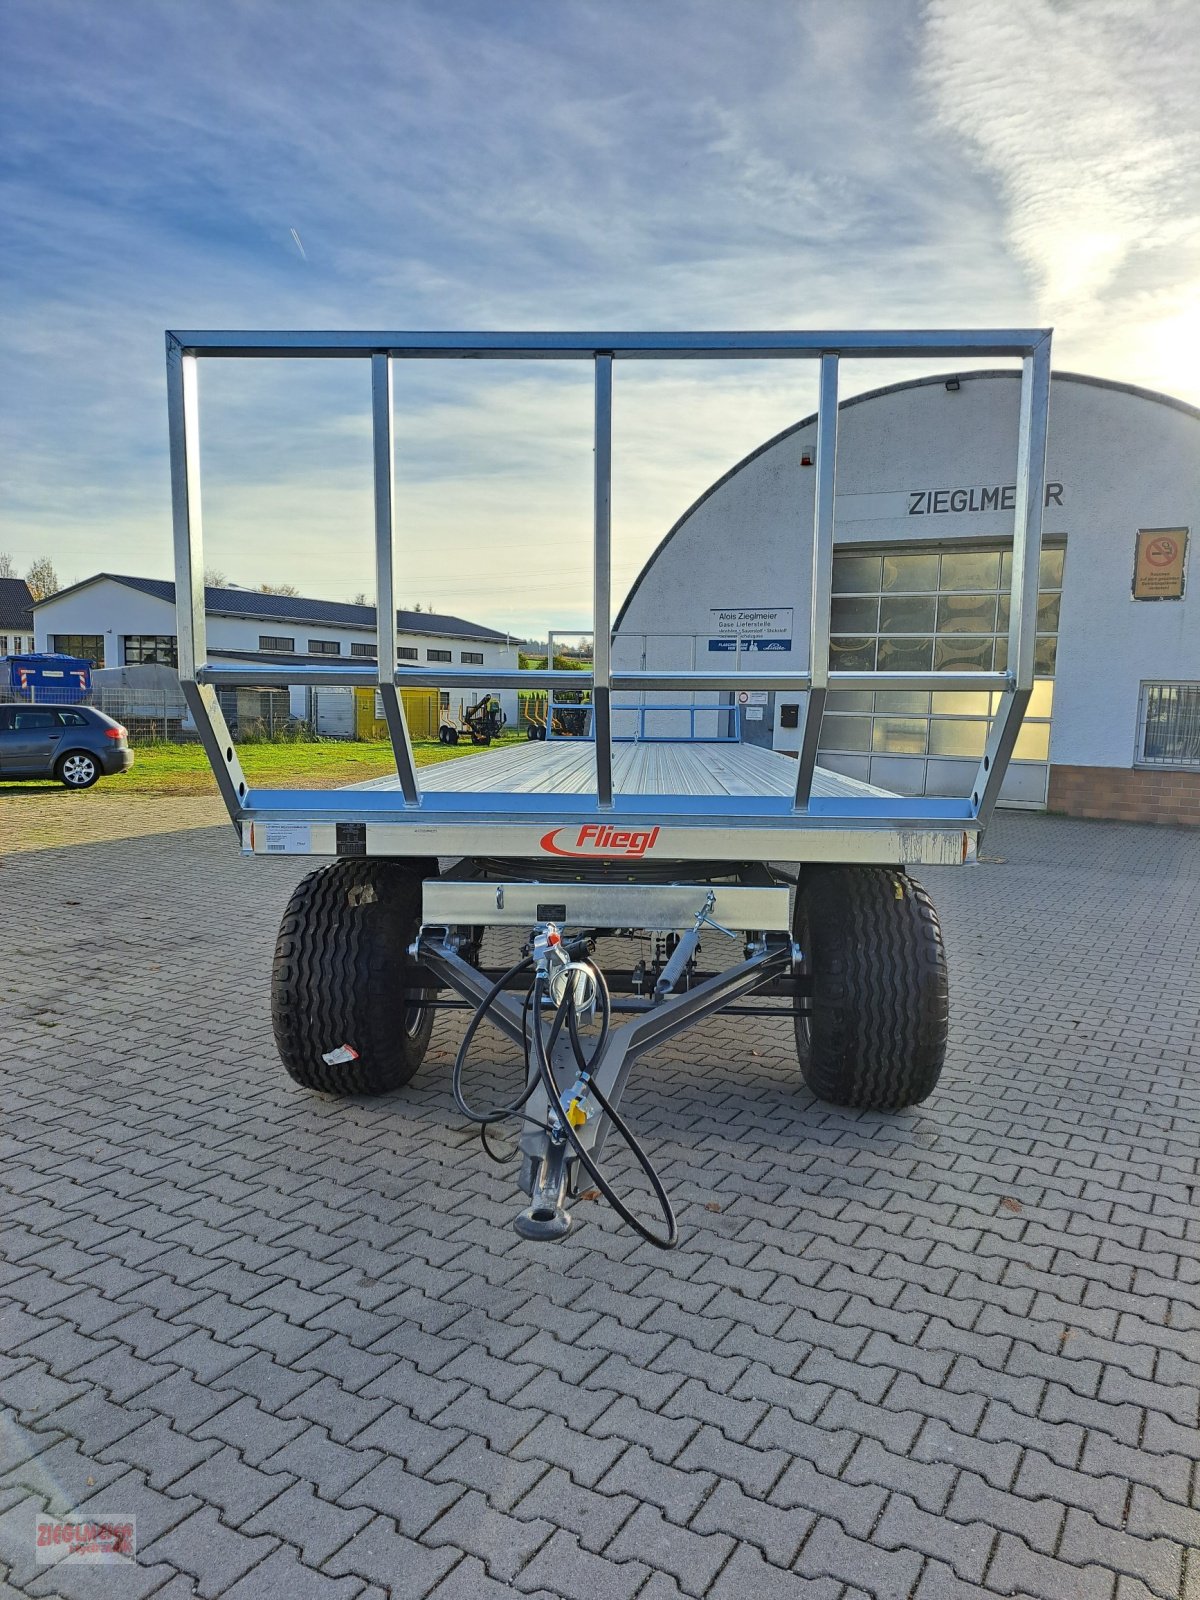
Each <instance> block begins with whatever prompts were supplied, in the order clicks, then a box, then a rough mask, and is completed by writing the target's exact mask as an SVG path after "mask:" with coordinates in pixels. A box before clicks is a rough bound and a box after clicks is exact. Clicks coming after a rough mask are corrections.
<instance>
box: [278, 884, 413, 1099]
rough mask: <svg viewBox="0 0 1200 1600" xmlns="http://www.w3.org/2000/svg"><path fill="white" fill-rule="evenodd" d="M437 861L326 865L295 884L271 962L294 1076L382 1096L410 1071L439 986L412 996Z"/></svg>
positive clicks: (282, 1040)
mask: <svg viewBox="0 0 1200 1600" xmlns="http://www.w3.org/2000/svg"><path fill="white" fill-rule="evenodd" d="M436 876H437V862H436V861H390V860H369V859H360V860H354V861H335V862H332V863H330V865H328V866H324V867H318V868H317V870H316V871H315V872H310V873H309V875H308V877H307V878H304V879H303V880H302V881H301V882H300V883H298V884H297V885H296V887H295V889H294V890H293V891H292V897H291V899H290V900H289V901H288V905H287V910H286V911H285V912H284V914H283V921H282V922H281V923H280V926H279V938H278V940H277V942H276V945H275V960H274V963H273V965H272V968H271V1022H272V1026H273V1027H274V1030H275V1043H276V1046H277V1048H278V1050H279V1055H280V1059H281V1060H282V1062H283V1064H284V1066H285V1067H286V1068H287V1071H288V1075H289V1076H290V1077H292V1078H294V1079H295V1081H296V1082H297V1083H301V1084H303V1085H304V1087H305V1088H306V1089H320V1090H322V1091H323V1092H324V1093H326V1094H344V1095H349V1094H384V1093H386V1092H387V1090H389V1089H399V1088H401V1087H402V1086H403V1085H404V1084H406V1083H407V1082H408V1080H409V1079H410V1078H411V1077H412V1075H413V1073H414V1072H416V1070H417V1068H418V1067H419V1066H420V1065H421V1061H422V1059H423V1058H424V1055H425V1049H426V1046H427V1045H428V1044H429V1035H430V1033H431V1032H432V1029H433V1011H434V1006H433V1002H434V999H435V996H436V990H432V989H426V990H422V991H421V992H420V998H419V999H416V1000H414V999H413V998H411V997H410V996H407V995H406V994H405V980H406V976H407V973H408V971H409V970H410V969H411V967H412V964H413V963H412V960H411V958H410V956H409V954H408V946H409V945H410V944H411V943H412V941H413V939H415V938H416V935H417V930H418V927H419V926H420V921H421V883H422V880H423V879H424V878H426V877H436Z"/></svg>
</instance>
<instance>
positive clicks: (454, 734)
mask: <svg viewBox="0 0 1200 1600" xmlns="http://www.w3.org/2000/svg"><path fill="white" fill-rule="evenodd" d="M446 743H447V744H457V743H458V729H457V728H447V729H446Z"/></svg>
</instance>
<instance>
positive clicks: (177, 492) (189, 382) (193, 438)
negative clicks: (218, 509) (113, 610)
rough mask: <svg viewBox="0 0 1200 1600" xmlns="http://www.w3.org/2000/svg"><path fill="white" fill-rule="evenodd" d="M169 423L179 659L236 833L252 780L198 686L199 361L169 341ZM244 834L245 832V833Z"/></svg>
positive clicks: (212, 695) (201, 626)
mask: <svg viewBox="0 0 1200 1600" xmlns="http://www.w3.org/2000/svg"><path fill="white" fill-rule="evenodd" d="M167 418H168V422H169V425H170V445H171V517H172V523H173V527H174V541H175V612H176V623H175V632H176V659H177V661H178V664H179V669H178V670H179V682H180V685H181V687H182V689H183V697H184V700H185V702H186V704H187V708H188V710H189V712H190V713H191V717H192V721H193V722H194V723H195V724H196V728H197V731H198V732H199V734H200V742H201V743H202V744H203V746H204V753H205V754H206V755H207V757H208V761H209V765H210V766H211V767H212V770H213V776H214V778H215V779H216V781H217V788H218V789H219V790H220V794H221V798H222V800H223V801H224V802H225V809H226V810H227V811H228V813H229V816H230V819H231V820H232V821H233V824H234V826H235V827H239V824H238V816H239V813H240V811H241V808H242V807H243V806H244V805H245V803H246V801H247V799H248V788H247V784H246V774H245V773H244V772H243V771H242V763H241V761H240V760H239V759H238V753H237V749H236V747H235V746H234V742H233V738H232V736H231V734H230V732H229V727H228V724H227V723H226V721H225V717H224V715H223V714H222V711H221V706H220V703H219V701H218V700H217V693H216V690H215V689H211V688H203V687H200V686H199V685H198V684H197V681H196V663H197V661H203V659H204V656H205V652H206V649H207V645H206V643H205V613H204V536H203V527H202V518H201V511H200V418H199V407H198V393H197V383H196V358H195V356H189V355H184V354H183V352H182V351H181V350H180V349H179V346H178V345H175V344H173V343H172V342H171V340H170V339H169V338H168V340H167ZM239 834H240V828H239Z"/></svg>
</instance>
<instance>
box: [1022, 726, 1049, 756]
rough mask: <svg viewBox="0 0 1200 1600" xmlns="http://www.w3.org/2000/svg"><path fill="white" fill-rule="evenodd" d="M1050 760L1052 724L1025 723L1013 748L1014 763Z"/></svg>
mask: <svg viewBox="0 0 1200 1600" xmlns="http://www.w3.org/2000/svg"><path fill="white" fill-rule="evenodd" d="M1049 759H1050V724H1049V723H1048V722H1023V723H1022V724H1021V731H1020V733H1019V734H1018V735H1017V742H1016V744H1015V745H1014V746H1013V760H1014V761H1048V760H1049Z"/></svg>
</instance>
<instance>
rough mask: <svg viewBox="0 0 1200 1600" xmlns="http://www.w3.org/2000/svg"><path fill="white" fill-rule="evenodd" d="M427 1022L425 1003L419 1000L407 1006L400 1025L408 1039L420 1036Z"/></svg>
mask: <svg viewBox="0 0 1200 1600" xmlns="http://www.w3.org/2000/svg"><path fill="white" fill-rule="evenodd" d="M424 1023H425V1005H424V1002H423V1001H420V1000H417V1001H414V1002H413V1003H412V1004H410V1005H407V1006H405V1008H404V1015H403V1017H402V1018H401V1019H400V1026H401V1029H402V1030H403V1032H404V1037H405V1038H406V1039H415V1038H417V1037H418V1036H419V1034H420V1032H421V1029H422V1027H423V1026H424Z"/></svg>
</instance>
